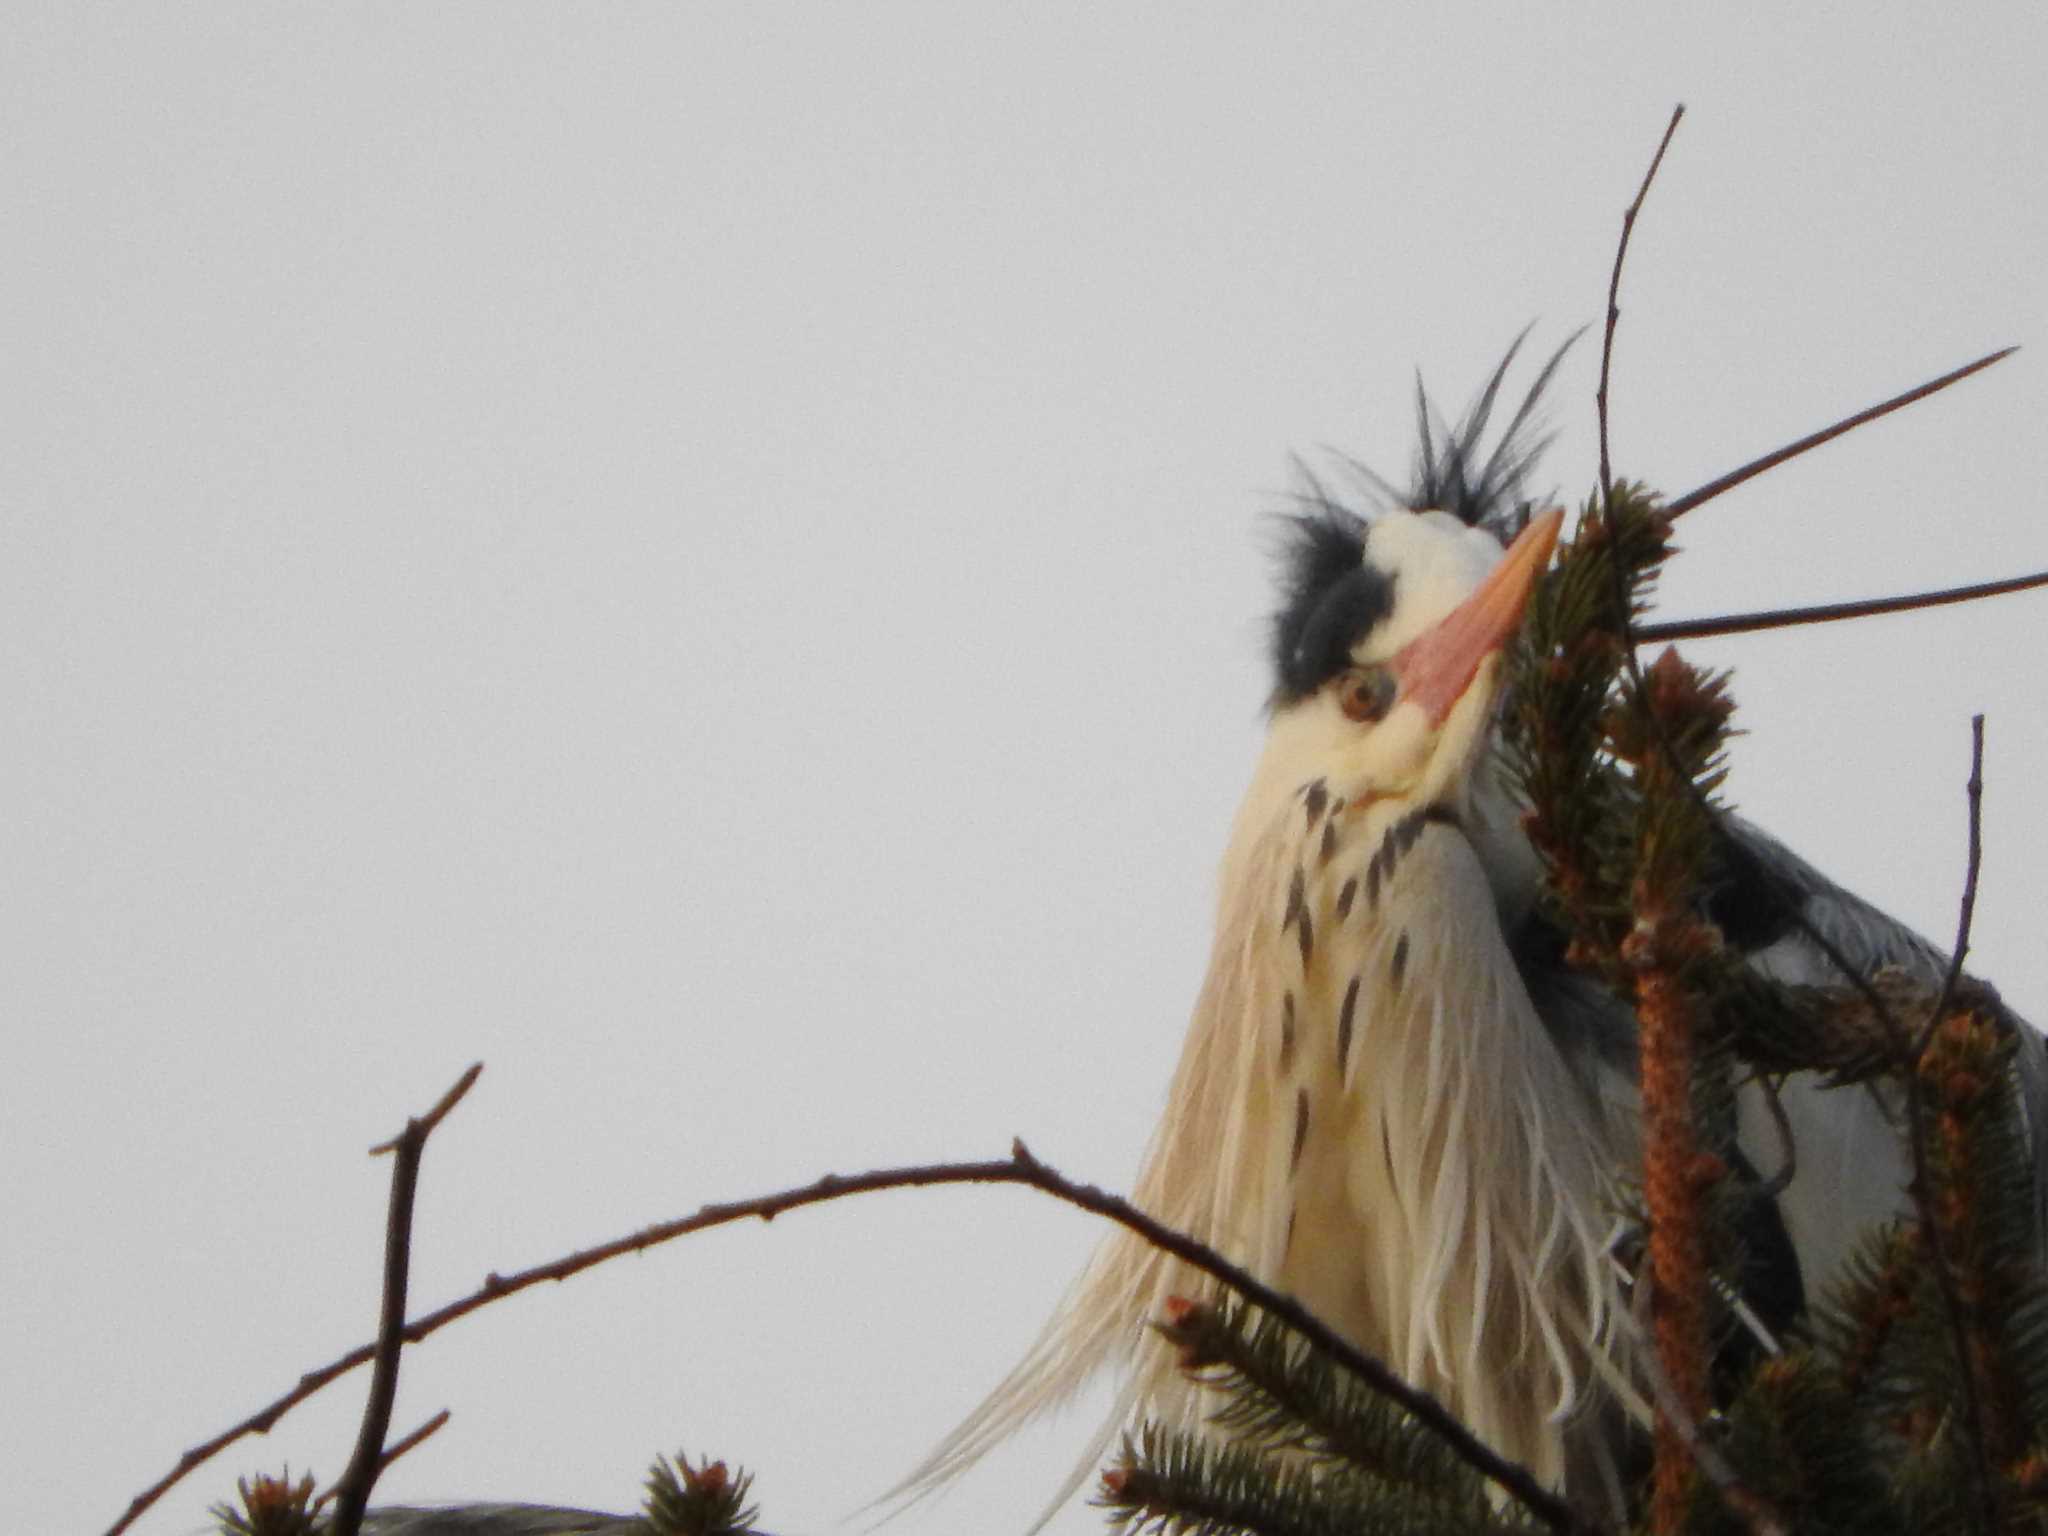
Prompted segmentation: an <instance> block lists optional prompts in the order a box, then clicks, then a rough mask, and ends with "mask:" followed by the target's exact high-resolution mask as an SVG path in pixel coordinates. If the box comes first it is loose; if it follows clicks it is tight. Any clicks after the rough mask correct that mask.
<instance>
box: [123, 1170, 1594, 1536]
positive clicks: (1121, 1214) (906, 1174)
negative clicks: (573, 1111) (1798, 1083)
mask: <svg viewBox="0 0 2048 1536" xmlns="http://www.w3.org/2000/svg"><path fill="white" fill-rule="evenodd" d="M952 1184H1020V1185H1024V1186H1026V1187H1028V1188H1032V1189H1037V1190H1040V1191H1042V1192H1044V1193H1045V1194H1048V1195H1051V1196H1052V1197H1053V1198H1054V1199H1057V1200H1063V1201H1065V1202H1066V1203H1067V1204H1069V1205H1074V1206H1078V1207H1080V1208H1081V1209H1082V1210H1084V1211H1091V1212H1093V1213H1094V1214H1096V1215H1098V1216H1103V1217H1106V1218H1107V1219H1109V1220H1111V1221H1114V1222H1117V1223H1118V1224H1120V1225H1121V1226H1124V1227H1127V1228H1128V1229H1130V1230H1131V1231H1133V1232H1135V1233H1137V1234H1138V1235H1139V1236H1140V1237H1142V1238H1144V1239H1145V1240H1146V1241H1147V1242H1150V1243H1153V1244H1154V1245H1156V1246H1157V1247H1159V1248H1160V1249H1162V1250H1163V1251H1165V1252H1167V1253H1170V1254H1172V1255H1173V1256H1174V1257H1175V1258H1178V1259H1180V1260H1181V1261H1182V1262H1183V1263H1185V1264H1187V1265H1189V1266H1190V1267H1192V1268H1195V1269H1198V1270H1201V1271H1202V1272H1203V1273H1204V1274H1207V1275H1210V1276H1212V1277H1213V1278H1215V1279H1216V1280H1219V1281H1221V1282H1222V1283H1223V1284H1224V1285H1225V1286H1227V1287H1229V1288H1230V1289H1231V1290H1233V1291H1235V1292H1236V1293H1237V1294H1238V1295H1240V1296H1242V1297H1244V1299H1245V1300H1247V1301H1249V1302H1251V1303H1252V1304H1253V1305H1255V1306H1258V1307H1260V1308H1262V1309H1263V1310H1265V1311H1266V1312H1269V1313H1271V1314H1272V1315H1273V1316H1274V1317H1277V1318H1279V1319H1280V1320H1281V1321H1282V1322H1284V1323H1286V1324H1287V1325H1288V1326H1289V1327H1291V1328H1293V1329H1294V1330H1295V1331H1296V1332H1297V1333H1299V1334H1301V1335H1302V1336H1303V1337H1304V1338H1306V1339H1308V1340H1309V1341H1310V1342H1311V1343H1313V1344H1314V1345H1315V1346H1316V1347H1318V1348H1319V1349H1322V1350H1325V1351H1326V1352H1327V1353H1328V1354H1329V1355H1330V1356H1331V1357H1332V1358H1334V1359H1336V1360H1337V1361H1338V1362H1339V1363H1340V1364H1342V1365H1344V1366H1345V1367H1346V1368H1347V1369H1349V1370H1351V1371H1353V1372H1354V1373H1356V1374H1357V1375H1358V1376H1360V1377H1362V1378H1363V1379H1364V1380H1365V1381H1366V1382H1367V1384H1368V1385H1370V1386H1371V1387H1372V1388H1373V1389H1374V1390H1375V1391H1377V1392H1381V1393H1383V1394H1384V1395H1385V1396H1387V1397H1389V1398H1391V1399H1392V1400H1393V1401H1394V1402H1396V1403H1398V1404H1399V1405H1400V1406H1401V1407H1402V1408H1403V1409H1405V1410H1406V1411H1407V1412H1408V1413H1410V1414H1411V1415H1413V1416H1414V1418H1415V1419H1416V1420H1417V1421H1418V1422H1420V1423H1421V1424H1423V1425H1424V1426H1426V1427H1427V1428H1428V1429H1430V1430H1431V1431H1432V1432H1434V1433H1435V1434H1437V1435H1439V1436H1440V1437H1441V1438H1442V1439H1443V1440H1444V1442H1445V1443H1446V1445H1448V1446H1449V1448H1450V1449H1451V1451H1452V1452H1453V1453H1454V1454H1456V1455H1457V1456H1458V1457H1459V1459H1461V1460H1462V1461H1464V1462H1465V1463H1466V1464H1467V1465H1468V1466H1471V1467H1472V1468H1473V1469H1474V1470H1476V1471H1477V1472H1479V1473H1480V1475H1481V1476H1483V1477H1485V1478H1487V1479H1488V1480H1490V1481H1491V1482H1493V1483H1494V1484H1495V1485H1497V1486H1498V1487H1500V1488H1502V1489H1503V1490H1505V1491H1506V1492H1507V1493H1509V1494H1510V1495H1512V1496H1513V1497H1514V1498H1515V1499H1516V1500H1517V1501H1518V1502H1520V1503H1521V1504H1522V1505H1523V1506H1524V1507H1525V1508H1527V1509H1528V1510H1529V1511H1530V1512H1531V1513H1532V1514H1534V1515H1535V1516H1536V1517H1537V1518H1538V1519H1539V1520H1541V1521H1542V1522H1543V1523H1544V1524H1545V1525H1546V1526H1548V1527H1549V1528H1550V1529H1552V1530H1554V1531H1561V1532H1574V1533H1590V1532H1592V1531H1593V1530H1595V1529H1596V1528H1595V1527H1593V1526H1591V1525H1589V1524H1588V1523H1587V1522H1586V1521H1585V1520H1584V1519H1582V1518H1581V1517H1580V1516H1579V1515H1578V1514H1577V1513H1576V1512H1575V1511H1574V1510H1573V1509H1572V1508H1571V1506H1569V1505H1568V1504H1566V1503H1565V1502H1564V1500H1562V1499H1560V1498H1559V1497H1558V1496H1557V1495H1555V1494H1553V1493H1552V1492H1550V1491H1549V1490H1548V1489H1547V1488H1545V1487H1544V1486H1543V1485H1542V1484H1541V1483H1540V1482H1538V1481H1537V1480H1536V1478H1535V1477H1534V1476H1533V1475H1532V1474H1531V1473H1530V1472H1529V1471H1528V1470H1527V1469H1526V1468H1524V1467H1521V1466H1518V1465H1517V1464H1515V1463H1514V1462H1511V1461H1508V1460H1507V1459H1506V1458H1504V1457H1502V1456H1501V1455H1499V1454H1498V1453H1497V1452H1495V1451H1494V1450H1492V1449H1491V1448H1490V1447H1488V1446H1487V1445H1486V1444H1485V1443H1484V1442H1483V1441H1481V1440H1479V1439H1478V1438H1477V1437H1475V1436H1474V1435H1473V1434H1472V1432H1471V1431H1470V1430H1468V1429H1467V1428H1465V1426H1464V1425H1463V1424H1461V1423H1460V1422H1459V1421H1458V1420H1457V1418H1456V1417H1454V1416H1453V1415H1452V1414H1451V1413H1450V1411H1449V1410H1448V1409H1446V1408H1445V1407H1444V1406H1443V1405H1442V1404H1441V1403H1439V1402H1437V1400H1436V1399H1435V1398H1433V1397H1431V1396H1430V1395H1429V1394H1428V1393H1426V1392H1422V1391H1420V1390H1418V1389H1417V1388H1415V1387H1412V1386H1410V1385H1408V1383H1407V1382H1405V1381H1403V1380H1402V1379H1401V1378H1400V1377H1399V1376H1397V1375H1395V1374H1394V1373H1393V1371H1392V1370H1390V1369H1389V1368H1388V1367H1387V1366H1386V1365H1384V1364H1383V1363H1381V1362H1380V1361H1378V1360H1375V1359H1374V1358H1373V1357H1372V1356H1370V1355H1367V1354H1365V1353H1363V1352H1362V1351H1360V1350H1359V1349H1358V1348H1357V1347H1356V1346H1354V1345H1352V1344H1350V1343H1348V1342H1347V1341H1346V1340H1344V1339H1343V1338H1342V1337H1341V1336H1339V1335H1338V1334H1336V1333H1334V1332H1332V1331H1331V1329H1330V1328H1329V1326H1328V1325H1327V1324H1326V1323H1323V1322H1321V1321H1319V1320H1318V1319H1317V1318H1316V1317H1315V1316H1314V1314H1312V1313H1311V1312H1309V1311H1308V1309H1307V1308H1305V1307H1304V1306H1302V1304H1301V1303H1300V1302H1298V1301H1296V1300H1294V1298H1293V1297H1291V1296H1286V1295H1283V1294H1281V1293H1280V1292H1278V1291H1275V1290H1273V1289H1271V1288H1270V1287H1268V1286H1265V1285H1262V1284H1261V1283H1260V1282H1259V1281H1257V1280H1255V1279H1254V1278H1252V1276H1251V1275H1250V1274H1248V1273H1247V1272H1245V1271H1244V1270H1242V1269H1240V1268H1239V1267H1238V1266H1236V1265H1235V1264H1232V1263H1231V1262H1230V1261H1229V1260H1228V1259H1225V1258H1224V1257H1223V1256H1222V1255H1220V1254H1218V1253H1217V1252H1215V1250H1213V1249H1211V1248H1208V1247H1206V1246H1205V1245H1203V1244H1201V1243H1199V1242H1196V1241H1195V1240H1194V1239H1193V1238H1191V1237H1187V1236H1184V1235H1182V1234H1181V1233H1179V1232H1176V1231H1174V1230H1173V1229H1172V1228H1170V1227H1167V1226H1165V1225H1163V1224H1162V1223H1160V1222H1158V1221H1155V1220H1153V1218H1151V1217H1150V1216H1147V1215H1146V1214H1145V1213H1144V1212H1143V1211H1140V1210H1139V1209H1138V1208H1137V1207H1135V1206H1133V1205H1131V1204H1130V1203H1129V1202H1128V1201H1125V1200H1122V1199H1120V1198H1118V1197H1117V1196H1115V1195H1111V1194H1107V1193H1105V1192H1104V1191H1102V1190H1100V1189H1097V1188H1095V1187H1094V1186H1092V1185H1087V1184H1077V1183H1074V1182H1073V1181H1071V1180H1069V1179H1067V1178H1064V1177H1062V1176H1061V1175H1060V1174H1059V1173H1057V1172H1055V1171H1054V1170H1053V1169H1051V1168H1049V1167H1047V1166H1046V1165H1045V1164H1044V1163H1041V1162H1040V1161H1038V1159H1037V1158H1035V1157H1033V1156H1032V1155H1031V1153H1030V1152H1029V1151H1027V1150H1026V1149H1025V1147H1024V1145H1023V1143H1022V1142H1018V1143H1016V1144H1015V1145H1014V1146H1013V1148H1012V1150H1011V1155H1010V1156H1009V1157H1008V1158H1005V1159H1002V1160H999V1161H991V1162H981V1163H923V1164H916V1165H912V1166H909V1167H902V1168H881V1169H876V1170H874V1171H872V1172H869V1173H862V1174H853V1175H839V1174H826V1175H825V1176H824V1177H823V1178H821V1179H819V1180H818V1181H817V1182H816V1183H814V1184H806V1185H802V1186H800V1187H797V1188H794V1189H785V1190H781V1191H778V1192H777V1193H774V1194H769V1195H759V1196H756V1197H754V1198H752V1199H749V1200H735V1201H731V1202H729V1203H726V1204H722V1205H706V1206H703V1207H701V1208H700V1209H699V1210H697V1211H696V1212H695V1213H694V1214H692V1215H689V1216H684V1217H680V1218H678V1219H676V1220H674V1221H666V1222H661V1223H658V1224H657V1225H654V1226H651V1227H643V1228H642V1229H641V1230H639V1231H638V1232H633V1233H629V1234H627V1235H626V1236H624V1237H619V1238H614V1239H613V1240H612V1241H610V1242H606V1243H599V1244H597V1245H596V1246H594V1247H590V1248H584V1249H580V1250H578V1251H577V1252H575V1253H570V1254H565V1255H564V1256H563V1257H561V1258H559V1259H554V1260H551V1261H550V1262H548V1263H545V1264H537V1265H535V1266H533V1267H532V1268H530V1269H523V1270H519V1271H517V1272H516V1273H514V1274H510V1275H500V1274H491V1275H487V1276H486V1277H485V1279H484V1283H483V1285H482V1286H481V1287H479V1288H478V1289H477V1290H475V1291H472V1292H471V1293H470V1294H469V1295H467V1296H463V1297H460V1298H458V1299H457V1300H455V1301H452V1302H449V1303H448V1304H447V1305H446V1306H443V1307H440V1308H437V1309H436V1310H435V1311H432V1312H429V1313H427V1314H425V1315H424V1316H422V1317H419V1318H415V1319H414V1320H413V1321H412V1322H411V1323H409V1324H407V1325H406V1327H405V1330H404V1338H405V1341H406V1342H407V1343H408V1344H417V1343H418V1342H419V1341H420V1340H422V1339H424V1338H426V1337H427V1336H428V1335H430V1334H433V1333H436V1332H438V1331H439V1330H440V1329H442V1328H445V1327H446V1326H447V1325H448V1324H450V1323H452V1322H454V1321H455V1320H456V1319H458V1318H461V1317H464V1316H467V1315H468V1314H469V1313H471V1312H474V1311H476V1310H477V1309H478V1308H480V1307H485V1306H489V1305H490V1304H491V1303H492V1302H495V1301H500V1300H503V1299H504V1298H505V1297H507V1296H510V1295H512V1294H514V1293H515V1292H518V1291H523V1290H526V1289H529V1288H530V1287H532V1286H536V1285H540V1284H542V1283H543V1282H547V1281H559V1280H566V1279H568V1278H569V1277H570V1276H571V1275H575V1274H579V1273H581V1272H582V1271H584V1270H586V1269H590V1268H592V1267H594V1266H596V1265H598V1264H602V1263H604V1262H606V1261H607V1260H609V1259H615V1258H619V1257H620V1256H622V1255H624V1254H629V1253H641V1252H645V1251H646V1250H647V1249H649V1248H652V1247H655V1246H656V1245H658V1244H661V1243H665V1242H669V1241H671V1240H672V1239H675V1238H679V1237H687V1236H689V1235H690V1234H691V1233H694V1232H702V1231H705V1230H707V1229H709V1228H711V1227H720V1226H727V1225H730V1224H732V1223H734V1222H738V1221H748V1220H754V1219H759V1220H761V1221H773V1220H774V1219H775V1218H776V1217H777V1216H779V1215H781V1214H782V1213H783V1212H785V1211H793V1210H797V1209H800V1208H802V1207H804V1206H810V1205H819V1204H822V1203H824V1202H826V1201H829V1200H841V1199H845V1198H847V1197H848V1196H853V1195H865V1194H872V1193H874V1192H876V1191H878V1190H884V1189H928V1188H933V1187H936V1186H940V1185H952ZM375 1353H376V1349H375V1346H373V1345H368V1344H365V1345H362V1346H360V1347H358V1348H356V1349H353V1350H350V1351H349V1352H348V1353H347V1354H345V1355H343V1356H341V1358H339V1359H338V1360H334V1361H331V1362H329V1363H328V1364H327V1365H324V1366H321V1367H320V1368H319V1369H318V1370H314V1371H309V1372H307V1373H306V1374H305V1375H304V1376H302V1377H301V1378H300V1379H299V1382H298V1384H297V1385H296V1386H294V1387H293V1388H292V1389H291V1390H290V1391H289V1392H286V1393H285V1394H284V1395H283V1396H281V1397H279V1398H278V1399H277V1400H276V1401H274V1402H272V1403H270V1404H269V1405H268V1406H267V1407H264V1408H262V1409H259V1410H258V1411H257V1412H255V1413H253V1414H251V1415H250V1416H249V1417H248V1418H246V1419H244V1420H242V1421H241V1423H239V1424H236V1425H234V1426H232V1427H231V1428H229V1429H226V1430H223V1431H222V1432H221V1433H220V1434H218V1435H216V1436H215V1437H214V1438H213V1439H211V1440H209V1441H207V1442H205V1443H204V1444H202V1445H199V1446H195V1447H194V1448H193V1449H192V1450H190V1451H187V1452H186V1453H185V1455H184V1456H183V1457H182V1458H180V1460H179V1463H178V1465H177V1466H176V1467H175V1468H174V1469H173V1470H172V1471H171V1473H170V1474H169V1475H168V1476H166V1477H165V1478H163V1479H162V1480H161V1481H159V1482H158V1483H156V1484H155V1485H154V1486H152V1487H150V1488H148V1489H146V1490H145V1491H144V1492H143V1493H141V1494H139V1495H138V1496H137V1497H136V1498H135V1500H134V1501H133V1502H132V1503H131V1504H130V1506H129V1508H128V1512H127V1513H126V1514H125V1515H123V1516H122V1517H121V1519H120V1520H118V1521H116V1522H115V1523H114V1525H113V1526H112V1527H110V1528H109V1529H108V1531H107V1533H106V1536H120V1533H121V1532H122V1531H124V1530H126V1529H127V1528H128V1526H129V1525H130V1524H131V1523H132V1522H133V1521H134V1519H135V1518H136V1516H138V1515H139V1514H141V1513H142V1511H143V1510H145V1509H147V1508H148V1507H149V1506H150V1505H151V1504H153V1503H155V1502H156V1500H157V1499H158V1498H160V1497H162V1495H163V1494H164V1492H165V1491H166V1490H168V1489H169V1488H170V1487H171V1486H172V1485H173V1484H175V1483H176V1482H177V1481H178V1480H179V1479H181V1478H182V1477H184V1476H185V1475H186V1474H187V1473H188V1472H190V1471H191V1470H192V1469H193V1468H194V1467H196V1466H198V1465H199V1464H200V1463H202V1462H203V1461H205V1460H207V1459H208V1458H209V1457H211V1456H213V1455H214V1454H216V1453H217V1452H219V1451H220V1450H222V1449H223V1448H225V1447H226V1446H228V1445H230V1444H232V1443H233V1442H235V1441H236V1440H239V1439H240V1438H242V1437H243V1436H244V1435H250V1434H262V1433H265V1432H267V1431H268V1430H269V1429H270V1427H271V1426H272V1425H273V1424H275V1423H276V1422H277V1421H278V1419H280V1418H282V1417H283V1416H284V1414H285V1413H287V1412H288V1411H290V1410H291V1409H292V1408H293V1407H296V1406H297V1405H298V1404H299V1403H301V1402H303V1401H305V1399H307V1398H308V1397H310V1396H312V1395H313V1394H314V1393H315V1392H317V1391H319V1390H320V1388H322V1387H324V1386H326V1385H327V1384H328V1383H329V1382H331V1381H333V1380H335V1379H336V1378H337V1377H339V1376H342V1375H345V1374H347V1373H348V1372H349V1371H352V1370H354V1369H355V1368H356V1367H357V1366H359V1365H361V1364H363V1363H364V1362H365V1361H367V1360H369V1359H371V1358H372V1357H373V1356H374V1354H375Z"/></svg>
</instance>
